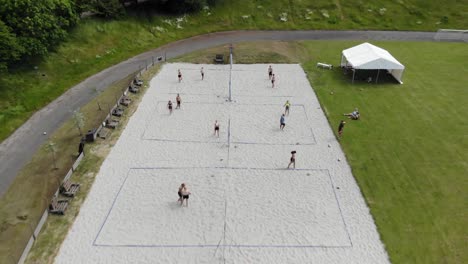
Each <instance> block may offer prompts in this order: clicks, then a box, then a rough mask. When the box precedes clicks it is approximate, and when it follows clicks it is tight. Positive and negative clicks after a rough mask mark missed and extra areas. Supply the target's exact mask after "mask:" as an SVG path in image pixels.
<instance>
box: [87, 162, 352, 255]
mask: <svg viewBox="0 0 468 264" xmlns="http://www.w3.org/2000/svg"><path fill="white" fill-rule="evenodd" d="M177 169H233V170H267V171H268V170H288V169H269V168H240V167H237V168H236V167H232V168H230V167H177V168H174V167H146V168H145V167H140V168H130V169H129V170H128V172H127V176H126V177H125V180H124V181H123V182H122V185H121V186H120V189H119V191H118V192H117V194H116V195H115V197H114V200H113V202H112V205H111V207H110V209H109V211H108V212H107V215H106V217H105V218H104V221H103V222H102V224H101V227H100V228H99V231H98V233H97V234H96V237H95V238H94V241H93V246H95V247H133V248H195V247H198V248H204V247H207V248H209V247H211V248H212V247H233V248H352V247H353V243H352V240H351V236H350V234H349V232H348V226H347V225H346V222H345V220H344V217H343V212H342V210H341V205H340V203H339V201H338V197H337V195H336V192H335V185H334V183H333V181H332V178H331V175H330V171H329V170H328V169H293V170H292V171H323V172H326V173H327V174H328V178H329V180H330V185H331V188H332V191H333V194H334V197H335V201H336V203H337V206H338V209H339V212H340V216H341V219H342V221H343V224H344V229H345V231H346V234H347V235H348V239H349V242H350V245H346V246H326V245H237V244H225V245H214V244H213V245H211V244H208V245H195V244H194V245H133V244H123V245H109V244H97V243H96V241H97V240H98V238H99V236H100V234H101V232H102V230H103V228H104V226H105V224H106V223H107V220H108V218H109V215H110V214H111V212H112V210H113V208H114V206H115V204H116V202H117V198H118V197H119V195H120V192H121V191H122V189H123V187H124V186H125V183H126V182H127V179H128V178H129V176H130V172H131V171H132V170H177Z"/></svg>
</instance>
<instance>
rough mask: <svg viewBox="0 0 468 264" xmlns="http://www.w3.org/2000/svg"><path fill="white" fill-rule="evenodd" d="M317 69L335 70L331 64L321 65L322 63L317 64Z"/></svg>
mask: <svg viewBox="0 0 468 264" xmlns="http://www.w3.org/2000/svg"><path fill="white" fill-rule="evenodd" d="M317 68H323V69H329V70H331V69H333V65H331V64H326V63H321V62H317Z"/></svg>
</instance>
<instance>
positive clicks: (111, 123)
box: [106, 119, 119, 129]
mask: <svg viewBox="0 0 468 264" xmlns="http://www.w3.org/2000/svg"><path fill="white" fill-rule="evenodd" d="M118 125H119V120H115V119H107V120H106V127H108V128H112V129H115V128H116V127H117V126H118Z"/></svg>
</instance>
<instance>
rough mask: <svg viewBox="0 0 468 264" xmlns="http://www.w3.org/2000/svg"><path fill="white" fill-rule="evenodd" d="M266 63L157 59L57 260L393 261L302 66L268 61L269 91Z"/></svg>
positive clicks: (60, 261)
mask: <svg viewBox="0 0 468 264" xmlns="http://www.w3.org/2000/svg"><path fill="white" fill-rule="evenodd" d="M202 66H203V67H204V72H205V78H204V80H201V75H200V68H201V67H202ZM268 66H269V65H268V64H255V65H236V64H235V65H233V67H232V70H231V68H230V66H229V65H196V64H184V63H174V64H166V65H164V66H163V68H162V69H161V71H160V73H159V74H158V75H157V76H155V77H154V78H153V79H152V81H151V83H150V88H149V89H148V90H147V92H146V94H145V96H144V98H143V100H142V102H141V103H140V105H139V106H138V109H137V111H136V112H135V113H134V114H133V116H132V117H131V119H130V121H129V123H128V125H127V127H126V129H125V130H124V131H123V133H122V135H121V137H120V138H119V140H118V142H117V144H116V145H115V146H114V147H113V149H112V151H111V153H110V154H109V156H108V157H107V159H106V160H105V161H104V163H103V165H102V167H101V169H100V172H99V173H98V175H97V177H96V180H95V183H94V185H93V187H92V189H91V191H90V193H89V194H88V197H87V199H86V201H85V202H84V204H83V206H82V208H81V210H80V213H79V215H78V217H77V218H76V221H75V223H74V224H73V226H72V228H71V230H70V232H69V233H68V235H67V237H66V239H65V241H64V243H63V244H62V246H61V248H60V252H59V254H58V256H57V258H56V260H55V262H56V263H389V260H388V256H387V253H386V252H385V250H384V246H383V244H382V243H381V241H380V239H379V235H378V233H377V230H376V227H375V224H374V222H373V220H372V217H371V215H370V213H369V209H368V208H367V206H366V204H365V202H364V199H363V197H362V195H361V193H360V191H359V188H358V186H357V184H356V182H355V180H354V178H353V176H352V174H351V170H350V168H349V165H348V164H347V162H346V159H345V157H344V153H343V152H342V150H341V148H340V146H339V143H338V142H337V141H336V139H335V136H334V135H333V133H332V128H330V126H329V124H328V122H327V120H326V117H325V115H324V113H323V111H322V109H321V107H320V105H319V103H318V100H317V98H316V96H315V94H314V92H313V90H312V88H311V86H310V84H309V82H308V80H307V78H306V75H305V73H304V71H303V70H302V68H301V66H300V65H297V64H273V65H272V67H273V71H274V73H275V75H276V82H275V88H272V87H271V82H270V81H269V79H268V72H267V69H268ZM178 69H180V70H181V72H182V76H183V79H182V81H181V82H180V83H179V81H178V78H177V71H178ZM229 83H231V84H232V85H231V89H230V87H229ZM177 94H179V95H180V96H181V98H182V105H181V109H174V110H173V112H172V114H170V113H169V111H168V109H167V103H168V101H169V100H171V101H172V102H173V103H174V108H175V106H176V104H175V98H176V96H177ZM229 95H231V98H229ZM229 99H231V100H229ZM286 100H289V101H290V102H291V108H290V114H289V115H287V116H286V127H285V129H284V131H281V130H280V128H279V125H280V122H279V120H280V117H281V114H282V113H283V112H284V106H283V105H284V103H285V102H286ZM216 120H217V121H218V123H219V125H220V133H219V137H217V136H214V135H213V132H214V123H215V121H216ZM333 129H336V127H334V128H333ZM345 136H346V135H345ZM291 151H296V152H297V154H296V168H295V169H294V170H293V169H286V167H287V166H288V163H289V159H290V157H291ZM182 182H184V183H186V184H187V185H188V187H189V189H190V191H191V192H192V195H191V196H190V198H189V201H188V207H181V206H180V204H179V203H178V202H177V199H178V195H177V190H178V187H179V185H180V184H181V183H182Z"/></svg>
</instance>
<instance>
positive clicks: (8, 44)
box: [0, 20, 24, 72]
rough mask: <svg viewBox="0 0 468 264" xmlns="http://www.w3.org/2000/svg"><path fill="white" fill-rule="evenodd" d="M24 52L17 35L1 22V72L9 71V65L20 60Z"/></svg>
mask: <svg viewBox="0 0 468 264" xmlns="http://www.w3.org/2000/svg"><path fill="white" fill-rule="evenodd" d="M23 52H24V49H23V47H22V46H21V45H19V43H18V40H17V39H16V35H15V34H13V33H11V32H10V29H9V28H8V27H7V25H5V23H3V21H1V20H0V72H2V71H5V70H7V69H8V64H10V63H13V62H16V61H17V60H19V58H20V57H21V54H22V53H23Z"/></svg>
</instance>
